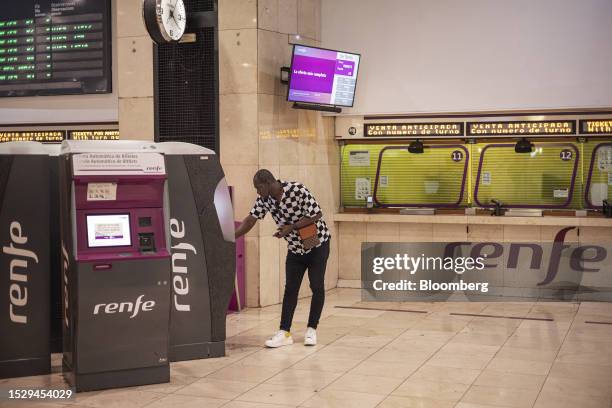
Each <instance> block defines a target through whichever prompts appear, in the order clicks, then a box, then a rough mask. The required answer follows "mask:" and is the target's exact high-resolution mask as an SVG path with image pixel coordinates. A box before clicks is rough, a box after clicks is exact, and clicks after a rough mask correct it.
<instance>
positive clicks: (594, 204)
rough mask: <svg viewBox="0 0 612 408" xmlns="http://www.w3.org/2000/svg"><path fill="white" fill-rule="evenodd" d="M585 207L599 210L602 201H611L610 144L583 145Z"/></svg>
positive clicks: (592, 143)
mask: <svg viewBox="0 0 612 408" xmlns="http://www.w3.org/2000/svg"><path fill="white" fill-rule="evenodd" d="M584 171H585V176H584V179H585V183H586V184H585V196H584V199H585V206H586V207H587V208H601V206H602V201H603V200H606V199H607V200H612V142H609V141H606V142H595V141H592V142H589V143H585V144H584Z"/></svg>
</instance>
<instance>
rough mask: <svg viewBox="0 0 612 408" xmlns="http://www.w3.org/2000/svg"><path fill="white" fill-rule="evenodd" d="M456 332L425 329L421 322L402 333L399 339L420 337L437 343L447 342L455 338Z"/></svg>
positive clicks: (419, 338)
mask: <svg viewBox="0 0 612 408" xmlns="http://www.w3.org/2000/svg"><path fill="white" fill-rule="evenodd" d="M455 334H456V333H455V332H453V331H444V330H425V329H423V328H422V325H421V324H420V323H419V325H417V326H416V327H414V328H412V329H409V330H406V331H405V332H404V333H402V334H401V335H400V336H399V337H398V339H413V340H415V339H418V340H424V341H430V342H435V343H446V342H447V341H449V340H450V339H451V338H453V337H454V336H455Z"/></svg>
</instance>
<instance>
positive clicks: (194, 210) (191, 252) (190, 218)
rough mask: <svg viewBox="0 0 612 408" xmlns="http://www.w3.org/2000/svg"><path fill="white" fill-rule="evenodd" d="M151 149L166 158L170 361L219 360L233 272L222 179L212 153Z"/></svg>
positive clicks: (174, 146) (175, 146)
mask: <svg viewBox="0 0 612 408" xmlns="http://www.w3.org/2000/svg"><path fill="white" fill-rule="evenodd" d="M156 146H157V148H158V150H159V151H160V152H163V153H164V155H165V157H166V170H167V173H168V191H169V201H170V224H169V225H170V227H169V228H170V235H171V252H172V301H171V308H170V313H171V315H170V361H181V360H192V359H199V358H209V357H220V356H224V355H225V316H226V312H227V307H228V304H229V301H230V298H231V296H232V292H233V289H234V282H235V280H234V279H235V269H236V252H235V244H234V214H233V208H232V203H231V199H230V195H229V189H228V186H227V183H226V181H225V175H224V174H223V169H222V168H221V164H220V163H219V159H218V156H216V155H215V153H214V152H213V151H212V150H209V149H206V148H203V147H200V146H196V145H192V144H188V143H178V142H167V143H158V144H157V145H156Z"/></svg>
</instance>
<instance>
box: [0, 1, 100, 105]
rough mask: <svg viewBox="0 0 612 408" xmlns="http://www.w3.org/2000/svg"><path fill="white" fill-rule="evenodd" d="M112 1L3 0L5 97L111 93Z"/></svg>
mask: <svg viewBox="0 0 612 408" xmlns="http://www.w3.org/2000/svg"><path fill="white" fill-rule="evenodd" d="M110 38H111V27H110V0H48V1H46V0H1V1H0V96H31V95H63V94H91V93H108V92H111V52H110V50H111V43H110V42H111V41H110Z"/></svg>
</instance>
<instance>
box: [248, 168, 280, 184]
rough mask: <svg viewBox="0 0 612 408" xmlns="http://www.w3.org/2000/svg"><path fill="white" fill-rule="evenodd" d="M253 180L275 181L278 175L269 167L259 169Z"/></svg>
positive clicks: (260, 181) (259, 181)
mask: <svg viewBox="0 0 612 408" xmlns="http://www.w3.org/2000/svg"><path fill="white" fill-rule="evenodd" d="M253 181H254V182H256V183H258V184H259V183H266V184H270V183H274V182H275V181H276V177H274V175H273V174H272V173H271V172H270V170H268V169H261V170H258V171H257V173H255V175H254V176H253Z"/></svg>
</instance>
